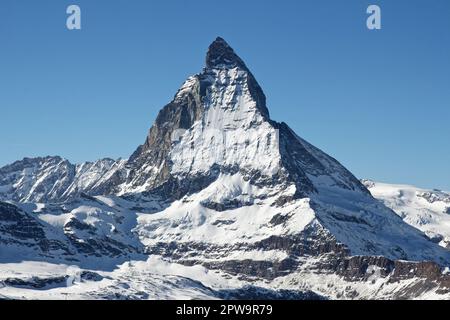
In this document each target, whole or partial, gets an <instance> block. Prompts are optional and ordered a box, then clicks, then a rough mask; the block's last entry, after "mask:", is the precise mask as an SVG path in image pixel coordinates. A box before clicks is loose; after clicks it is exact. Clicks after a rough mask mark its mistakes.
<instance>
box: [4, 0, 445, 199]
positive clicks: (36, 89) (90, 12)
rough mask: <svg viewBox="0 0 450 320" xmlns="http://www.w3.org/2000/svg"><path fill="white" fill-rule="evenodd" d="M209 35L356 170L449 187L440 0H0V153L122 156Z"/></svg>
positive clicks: (280, 115)
mask: <svg viewBox="0 0 450 320" xmlns="http://www.w3.org/2000/svg"><path fill="white" fill-rule="evenodd" d="M69 4H78V5H79V6H80V7H81V9H82V27H83V29H82V30H81V31H68V30H67V29H66V28H65V21H66V16H67V15H66V13H65V11H66V8H67V6H68V5H69ZM369 4H378V5H380V6H381V8H382V14H383V29H382V30H381V31H369V30H367V29H366V26H365V20H366V14H365V11H366V8H367V6H368V5H369ZM218 35H220V36H222V37H224V38H225V39H226V40H227V41H228V42H229V43H230V44H231V45H232V46H233V47H234V49H235V50H236V51H237V53H238V54H239V55H240V56H241V57H242V58H243V59H244V60H245V61H246V62H247V65H248V66H249V67H250V69H251V70H252V71H253V73H254V74H255V76H256V78H257V79H258V81H259V82H260V84H261V86H262V87H263V89H264V90H265V92H266V95H267V97H268V106H269V109H270V111H271V114H272V117H273V118H274V119H275V120H277V121H285V122H287V123H288V124H289V125H290V126H291V127H292V128H293V129H294V130H295V131H296V132H297V133H298V134H299V135H300V136H302V137H304V138H305V139H307V140H309V141H310V142H311V143H313V144H315V145H317V146H318V147H320V148H321V149H323V150H324V151H326V152H328V153H329V154H331V155H332V156H334V157H336V158H337V159H338V160H339V161H340V162H342V163H343V164H344V165H345V166H347V167H348V168H349V169H350V170H351V171H352V172H354V173H355V174H356V175H357V176H358V177H360V178H363V177H364V178H372V179H376V180H380V181H385V182H393V183H408V184H415V185H418V186H423V187H429V188H441V189H444V190H450V148H449V140H450V1H448V0H431V1H425V0H420V1H419V0H416V1H414V0H395V1H375V0H372V1H362V0H345V1H344V0H341V1H337V0H328V1H318V0H309V1H299V0H293V1H283V0H279V1H256V0H253V1H252V0H251V1H242V0H239V1H238V0H228V1H211V0H208V1H206V0H195V1H181V0H180V1H170V0H169V1H167V0H164V1H147V0H146V1H144V0H142V1H138V0H133V1H125V0H109V1H106V0H95V1H93V0H71V1H63V0H54V1H53V0H52V1H51V0H41V1H34V0H33V1H32V0H29V1H25V0H2V1H1V2H0V43H1V47H0V88H1V89H0V112H1V113H0V119H1V126H0V147H1V152H0V165H4V164H7V163H10V162H12V161H14V160H18V159H21V158H23V157H25V156H42V155H61V156H63V157H66V158H68V159H69V160H71V161H74V162H82V161H85V160H95V159H97V158H101V157H113V158H117V157H128V156H129V155H130V154H131V153H132V152H133V151H134V149H135V148H136V147H137V146H138V144H140V143H142V142H143V141H144V139H145V136H146V134H147V131H148V129H149V128H150V126H151V124H152V122H153V120H154V119H155V117H156V115H157V112H158V111H159V109H160V108H161V107H162V106H164V105H165V104H166V103H167V102H169V101H170V100H171V98H172V97H173V95H174V94H175V92H176V90H177V89H178V87H179V86H180V85H181V84H182V82H183V81H184V80H185V78H186V77H187V76H189V75H191V74H194V73H197V72H199V71H200V70H201V68H202V66H203V61H204V56H205V52H206V48H207V47H208V45H209V43H210V42H211V41H213V40H214V38H215V37H216V36H218Z"/></svg>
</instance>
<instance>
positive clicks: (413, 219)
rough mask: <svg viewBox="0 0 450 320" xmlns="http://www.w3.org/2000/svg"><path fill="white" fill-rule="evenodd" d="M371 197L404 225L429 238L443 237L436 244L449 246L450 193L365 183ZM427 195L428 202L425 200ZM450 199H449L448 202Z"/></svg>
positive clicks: (406, 186)
mask: <svg viewBox="0 0 450 320" xmlns="http://www.w3.org/2000/svg"><path fill="white" fill-rule="evenodd" d="M366 184H367V185H368V186H369V190H370V192H371V193H372V195H373V196H374V197H375V198H377V199H379V200H381V201H382V202H383V203H384V204H385V205H386V206H387V207H389V208H391V209H392V210H394V211H395V212H396V213H397V214H398V215H399V216H400V217H401V218H402V219H403V220H404V221H405V222H406V223H408V224H410V225H411V226H413V227H415V228H417V229H419V230H421V231H423V232H425V233H426V234H427V235H428V236H429V237H436V236H438V237H442V240H441V241H439V244H440V245H441V246H443V247H447V246H449V245H450V214H448V213H446V210H447V209H448V208H449V207H450V193H447V192H443V191H436V190H426V189H421V188H417V187H414V186H409V185H395V184H387V183H379V182H372V181H366ZM424 195H428V196H429V198H430V201H428V200H427V199H426V198H424ZM447 199H449V200H447Z"/></svg>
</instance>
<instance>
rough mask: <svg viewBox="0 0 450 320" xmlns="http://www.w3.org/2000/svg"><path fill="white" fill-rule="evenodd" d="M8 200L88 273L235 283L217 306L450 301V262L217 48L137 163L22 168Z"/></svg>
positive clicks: (3, 172)
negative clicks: (103, 269)
mask: <svg viewBox="0 0 450 320" xmlns="http://www.w3.org/2000/svg"><path fill="white" fill-rule="evenodd" d="M0 195H1V198H2V199H3V200H9V201H14V202H17V203H19V204H18V206H20V207H21V208H22V209H18V210H23V211H24V212H27V214H28V215H29V216H30V217H32V218H31V219H32V221H33V223H36V225H37V226H41V225H42V227H39V228H43V229H45V230H46V232H47V233H48V232H50V231H49V230H51V232H53V233H56V234H59V235H60V236H61V237H62V238H60V242H61V243H65V244H66V247H67V248H68V249H67V250H69V251H70V252H71V253H72V256H71V259H72V260H75V261H78V262H79V264H82V263H83V261H84V260H86V259H91V260H92V259H93V260H94V261H95V259H102V258H104V257H108V258H110V259H118V260H119V261H120V259H122V260H123V259H130V260H131V259H138V258H139V259H143V257H148V256H150V257H154V256H159V257H161V259H163V260H164V261H165V262H167V263H172V264H176V265H177V266H178V267H177V268H178V269H182V270H190V269H189V268H198V267H200V266H201V267H202V268H205V270H214V271H217V272H218V273H220V274H221V279H222V280H223V279H233V281H236V282H233V283H236V287H234V288H227V289H224V288H215V289H217V291H215V293H211V294H212V295H213V296H214V297H217V296H221V294H223V295H222V297H223V296H226V295H232V294H235V295H236V296H243V297H244V296H245V297H248V296H252V295H253V296H255V297H260V295H261V294H264V292H265V293H266V295H267V297H275V296H283V297H286V296H287V295H290V296H291V297H305V298H308V297H309V298H311V297H317V298H319V297H328V298H412V297H422V296H424V295H437V296H438V297H447V296H448V294H449V292H448V288H449V279H448V275H447V273H446V272H447V271H446V269H445V268H446V267H448V266H450V252H449V251H448V250H447V249H445V248H442V247H440V246H438V245H437V244H436V243H434V242H433V241H431V240H430V238H429V237H427V236H426V235H425V234H424V233H422V232H421V231H419V230H417V229H415V228H413V227H411V226H410V225H408V224H407V223H405V222H404V221H403V220H402V219H401V218H400V217H398V215H396V214H395V213H394V212H393V211H392V210H391V209H389V208H387V207H386V206H384V205H383V204H382V203H380V202H379V201H378V200H376V199H374V198H373V197H372V195H371V194H370V192H369V191H368V190H367V189H366V187H365V186H364V185H363V184H362V183H361V182H360V181H359V180H358V179H356V178H355V177H354V176H353V175H352V174H351V173H350V172H349V171H348V170H347V169H346V168H344V167H343V166H342V165H341V164H340V163H339V162H338V161H336V160H335V159H333V158H332V157H330V156H329V155H327V154H325V153H324V152H323V151H321V150H319V149H318V148H316V147H314V146H312V145H311V144H309V143H308V142H306V141H305V140H303V139H302V138H300V137H298V136H297V135H296V134H295V133H294V132H293V131H292V130H291V129H290V128H289V127H288V126H287V125H286V124H285V123H277V122H275V121H272V120H271V119H270V115H269V111H268V109H267V106H266V97H265V95H264V93H263V91H262V89H261V87H260V86H259V85H258V83H257V81H256V80H255V77H254V76H253V75H252V73H251V72H250V71H249V69H248V67H247V66H246V65H245V63H244V62H243V61H242V59H241V58H239V57H238V56H237V55H236V53H235V52H234V50H233V49H232V48H231V47H230V46H229V45H228V44H227V43H226V42H225V41H224V40H223V39H221V38H217V39H216V40H215V41H214V42H213V43H212V44H211V46H210V47H209V50H208V53H207V58H206V66H205V68H204V69H203V71H202V72H201V73H199V74H197V75H194V76H192V77H190V78H189V79H188V80H187V81H186V82H185V83H184V84H183V85H182V87H181V88H180V89H179V90H178V92H177V93H176V95H175V97H174V99H173V100H172V101H171V102H170V103H169V104H168V105H167V106H165V107H164V108H163V109H162V110H161V112H160V113H159V115H158V117H157V119H156V121H155V124H154V125H153V126H152V128H151V129H150V132H149V135H148V136H147V138H146V140H145V143H144V144H143V145H141V146H139V147H138V148H137V150H136V151H135V152H134V153H133V155H132V156H131V157H130V158H129V159H128V160H126V161H112V160H101V161H99V162H96V163H94V164H83V165H78V166H74V165H71V164H70V163H68V162H67V161H65V160H62V159H61V158H45V159H25V160H23V161H22V162H17V163H15V164H13V165H11V166H7V167H5V168H2V169H0ZM428 198H429V199H430V201H431V200H432V199H434V198H432V197H431V198H430V197H428ZM26 202H45V204H41V205H40V206H36V205H35V206H34V207H33V205H30V204H27V203H26ZM5 206H6V205H5ZM30 206H31V207H30ZM5 219H6V218H5ZM30 223H31V222H30ZM37 226H36V228H37V229H39V228H38V227H37ZM37 229H36V230H37ZM0 230H1V229H0ZM39 230H41V229H39ZM58 232H59V233H58ZM39 237H42V238H45V237H46V236H43V235H42V233H40V236H39ZM43 255H45V253H40V256H43ZM59 257H62V258H63V259H64V257H63V256H59ZM400 260H401V261H400ZM182 266H183V267H182ZM127 268H132V266H131V265H129V266H127ZM185 268H186V269H185ZM178 269H177V270H178ZM202 270H203V269H202ZM137 274H139V275H142V273H141V272H137ZM147 276H148V274H147ZM193 280H198V279H193ZM129 281H131V280H129ZM230 281H231V280H230ZM230 281H227V282H230ZM217 283H218V282H217V281H215V282H211V283H210V284H209V285H211V286H214V285H217ZM242 286H247V288H249V289H248V290H247V291H248V292H247V295H246V294H245V292H243V291H242V290H239V288H240V287H242ZM200 287H201V286H200ZM262 287H264V288H265V289H261V288H262ZM252 288H253V289H252ZM254 288H258V289H257V290H256V291H255V289H254ZM348 288H351V289H348ZM222 289H223V290H222ZM130 290H131V289H130ZM273 290H275V291H273ZM283 290H284V291H283ZM286 290H287V291H286ZM207 291H208V290H206V291H205V290H204V288H202V289H201V292H202V294H204V293H205V292H207ZM133 292H134V291H133ZM217 292H221V293H217ZM281 292H284V293H285V294H284V295H283V294H281ZM312 292H315V293H316V294H317V295H315V294H313V293H312ZM0 293H1V292H0ZM225 293H226V294H225ZM135 294H136V292H134V293H133V296H134V295H135Z"/></svg>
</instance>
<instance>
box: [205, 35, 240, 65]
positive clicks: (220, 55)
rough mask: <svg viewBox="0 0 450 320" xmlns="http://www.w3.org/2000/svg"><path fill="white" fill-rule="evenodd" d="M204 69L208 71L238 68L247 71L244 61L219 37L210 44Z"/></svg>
mask: <svg viewBox="0 0 450 320" xmlns="http://www.w3.org/2000/svg"><path fill="white" fill-rule="evenodd" d="M206 67H207V68H210V69H220V68H227V69H232V68H235V67H239V68H241V69H243V70H247V66H246V65H245V63H244V61H242V59H241V58H240V57H239V56H238V55H237V54H236V53H235V52H234V50H233V48H231V47H230V45H229V44H228V43H227V42H226V41H225V40H224V39H223V38H221V37H217V38H216V40H215V41H214V42H213V43H211V45H210V46H209V48H208V52H207V54H206Z"/></svg>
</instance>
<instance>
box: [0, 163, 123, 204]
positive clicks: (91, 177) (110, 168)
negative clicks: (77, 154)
mask: <svg viewBox="0 0 450 320" xmlns="http://www.w3.org/2000/svg"><path fill="white" fill-rule="evenodd" d="M124 163H125V162H124V161H122V160H118V161H114V160H111V159H102V160H99V161H96V162H93V163H91V162H86V163H83V164H80V165H74V164H72V163H70V162H69V161H67V160H66V159H62V158H61V157H45V158H34V159H30V158H25V159H23V160H22V161H17V162H15V163H13V164H11V165H7V166H5V167H3V168H0V199H3V200H11V201H15V202H55V201H63V200H67V199H70V198H73V197H76V196H79V195H80V194H81V193H89V192H91V193H92V192H94V193H97V192H101V185H102V184H103V183H104V181H109V180H110V176H111V175H113V174H114V172H116V171H119V170H121V168H122V166H123V165H124Z"/></svg>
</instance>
